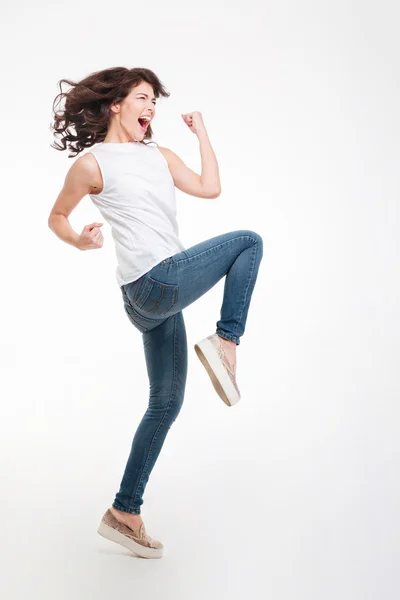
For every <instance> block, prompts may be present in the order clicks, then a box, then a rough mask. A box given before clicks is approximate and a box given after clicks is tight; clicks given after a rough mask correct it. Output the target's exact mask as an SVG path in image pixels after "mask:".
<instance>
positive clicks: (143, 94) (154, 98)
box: [136, 92, 157, 100]
mask: <svg viewBox="0 0 400 600" xmlns="http://www.w3.org/2000/svg"><path fill="white" fill-rule="evenodd" d="M138 94H142V96H146V98H148V97H149V95H148V94H145V93H144V92H138ZM136 95H137V94H136ZM152 100H157V98H156V97H155V96H153V98H152Z"/></svg>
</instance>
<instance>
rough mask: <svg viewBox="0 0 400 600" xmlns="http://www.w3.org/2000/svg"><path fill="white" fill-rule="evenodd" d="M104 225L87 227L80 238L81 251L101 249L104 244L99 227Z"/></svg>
mask: <svg viewBox="0 0 400 600" xmlns="http://www.w3.org/2000/svg"><path fill="white" fill-rule="evenodd" d="M103 225H104V223H92V224H91V225H85V227H84V228H83V230H82V233H81V234H80V236H79V240H78V244H77V247H78V248H79V250H91V249H93V248H101V247H102V245H103V242H104V238H103V234H102V233H101V231H100V229H99V227H102V226H103Z"/></svg>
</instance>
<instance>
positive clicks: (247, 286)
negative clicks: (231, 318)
mask: <svg viewBox="0 0 400 600" xmlns="http://www.w3.org/2000/svg"><path fill="white" fill-rule="evenodd" d="M256 250H257V248H256V245H255V244H254V251H253V253H252V258H253V262H252V264H251V268H250V269H249V273H250V276H249V278H248V280H247V283H246V288H245V293H244V295H243V301H242V304H241V308H240V313H239V317H238V323H240V321H241V319H242V314H243V310H244V307H245V305H246V297H247V292H248V290H249V285H250V281H251V278H252V275H253V270H254V265H255V263H256ZM234 335H235V336H236V331H235V332H234Z"/></svg>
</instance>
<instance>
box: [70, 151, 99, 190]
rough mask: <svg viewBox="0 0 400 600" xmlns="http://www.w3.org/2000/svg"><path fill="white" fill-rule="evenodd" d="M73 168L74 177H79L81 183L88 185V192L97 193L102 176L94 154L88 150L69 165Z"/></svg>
mask: <svg viewBox="0 0 400 600" xmlns="http://www.w3.org/2000/svg"><path fill="white" fill-rule="evenodd" d="M72 169H74V173H75V177H76V178H78V179H80V181H81V182H82V184H83V185H86V186H88V188H89V190H90V191H89V192H88V193H94V194H98V193H99V192H100V191H101V190H102V189H103V178H102V176H101V171H100V169H99V165H98V163H97V160H96V158H95V157H94V155H93V154H92V153H91V152H90V151H89V152H86V153H85V154H83V155H82V156H79V158H77V159H76V161H75V162H74V164H73V165H72V167H71V169H70V170H71V171H72Z"/></svg>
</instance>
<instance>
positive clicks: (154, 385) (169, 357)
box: [112, 312, 187, 515]
mask: <svg viewBox="0 0 400 600" xmlns="http://www.w3.org/2000/svg"><path fill="white" fill-rule="evenodd" d="M142 338H143V345H144V352H145V359H146V366H147V373H148V377H149V384H150V398H149V405H148V408H147V410H146V412H145V414H144V416H143V418H142V420H141V422H140V424H139V426H138V428H137V430H136V433H135V436H134V438H133V442H132V448H131V452H130V455H129V458H128V462H127V465H126V468H125V473H124V475H123V478H122V481H121V485H120V490H119V492H118V493H117V494H116V496H115V500H114V503H113V505H112V506H113V507H114V508H115V509H117V510H119V511H123V512H125V513H131V514H136V515H139V514H140V507H141V505H142V504H143V498H142V497H143V493H144V489H145V487H146V484H147V481H148V479H149V476H150V473H151V470H152V469H153V467H154V464H155V462H156V460H157V457H158V455H159V453H160V451H161V448H162V446H163V443H164V440H165V438H166V436H167V434H168V431H169V429H170V427H171V425H172V423H173V422H174V421H175V419H176V417H177V416H178V414H179V411H180V409H181V406H182V403H183V399H184V394H185V386H186V376H187V338H186V329H185V323H184V319H183V314H182V312H178V313H176V314H174V315H172V316H171V317H169V318H166V320H165V321H164V322H162V323H161V324H160V325H158V326H157V327H156V328H154V329H152V330H151V331H147V332H146V333H143V334H142Z"/></svg>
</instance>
